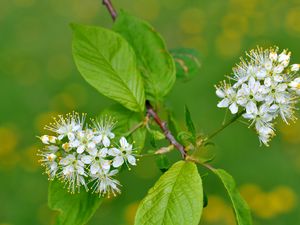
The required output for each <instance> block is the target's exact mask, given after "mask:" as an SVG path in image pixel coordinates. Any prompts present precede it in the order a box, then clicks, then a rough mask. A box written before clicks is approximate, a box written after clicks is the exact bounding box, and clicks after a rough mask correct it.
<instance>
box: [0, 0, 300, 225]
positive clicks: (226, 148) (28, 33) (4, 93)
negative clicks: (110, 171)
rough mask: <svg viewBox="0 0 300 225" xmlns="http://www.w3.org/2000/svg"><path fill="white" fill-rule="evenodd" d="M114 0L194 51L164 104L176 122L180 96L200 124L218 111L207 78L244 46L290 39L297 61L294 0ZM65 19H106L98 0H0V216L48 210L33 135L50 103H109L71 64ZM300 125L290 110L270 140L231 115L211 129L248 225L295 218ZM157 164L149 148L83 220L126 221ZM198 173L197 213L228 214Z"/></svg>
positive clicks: (219, 222) (214, 220)
mask: <svg viewBox="0 0 300 225" xmlns="http://www.w3.org/2000/svg"><path fill="white" fill-rule="evenodd" d="M114 5H115V6H116V8H117V9H120V8H122V9H126V10H127V11H129V12H131V13H132V14H134V15H136V16H139V17H141V18H143V19H146V20H148V21H150V22H151V23H152V24H153V25H154V27H155V28H156V29H157V30H158V31H159V32H160V33H161V34H162V35H163V36H164V37H165V39H166V42H167V45H168V47H169V48H170V49H172V48H175V47H192V48H196V49H198V50H199V51H200V52H201V53H202V69H201V73H200V74H199V75H198V76H197V77H195V78H194V79H193V80H192V82H187V83H181V82H179V81H178V82H177V83H176V85H175V88H174V89H173V91H172V92H171V93H170V94H169V95H168V97H167V105H168V106H169V107H171V108H172V109H173V111H174V113H175V116H176V118H177V119H178V120H179V121H180V122H181V123H183V108H184V105H185V104H186V105H188V106H189V109H190V111H191V113H192V115H193V118H194V121H195V123H196V126H197V129H198V130H199V131H200V132H203V133H210V132H212V131H213V130H214V129H216V128H217V127H219V126H220V124H221V122H222V120H223V118H224V113H225V112H224V110H221V109H218V108H217V107H216V104H217V100H218V99H217V97H216V96H215V90H214V85H215V84H216V83H218V82H219V81H220V80H222V79H223V77H224V75H229V74H230V73H231V68H232V67H233V66H234V65H235V63H237V62H238V60H239V57H240V56H241V55H243V54H244V52H245V51H246V50H249V49H251V48H254V47H255V46H256V45H262V46H265V47H268V46H273V45H278V46H279V47H280V48H281V49H282V48H288V49H289V50H291V51H292V59H291V61H292V63H297V62H298V63H299V62H300V45H299V39H300V24H299V18H300V2H299V0H289V1H287V0H264V1H258V0H213V1H198V0H188V1H187V0H115V1H114ZM70 22H76V23H82V24H93V25H101V26H105V27H110V26H111V25H112V22H111V19H110V16H109V15H108V13H107V11H106V10H105V8H104V7H103V6H102V5H101V1H100V0H85V1H82V0H73V1H71V0H60V1H58V0H56V1H55V0H49V1H45V0H10V1H1V3H0V102H1V106H0V225H35V224H36V225H48V224H52V223H53V222H54V218H55V214H54V213H53V212H51V211H50V210H49V209H48V208H47V186H48V181H47V177H46V175H43V174H42V173H43V171H42V169H41V168H40V167H39V165H38V163H37V157H36V153H37V149H38V148H39V147H41V145H40V144H39V141H38V139H37V138H36V136H37V135H41V134H43V132H44V130H43V127H44V125H45V124H47V123H48V122H49V121H50V119H51V116H54V115H57V114H58V113H67V112H70V111H72V110H76V111H79V112H87V113H88V115H89V116H91V117H92V116H95V115H97V114H98V113H99V112H100V111H101V110H102V109H104V108H105V107H107V106H109V105H111V104H112V103H113V102H112V101H110V100H109V99H107V98H105V97H103V96H101V95H100V94H98V93H97V91H96V90H94V89H93V88H92V87H90V86H89V85H88V84H87V83H86V82H85V81H84V80H83V78H82V77H81V76H80V75H79V73H78V72H77V71H76V68H75V65H74V62H73V60H72V55H71V29H70V27H69V23H70ZM124 60H126V59H124ZM298 115H299V113H298ZM299 136H300V123H299V121H298V122H296V123H292V124H291V125H290V126H287V125H285V124H283V123H282V122H278V124H277V136H276V137H275V138H274V140H273V141H272V143H271V147H269V148H267V147H260V146H259V142H258V139H257V137H256V134H255V133H254V132H253V131H251V130H250V129H247V126H246V125H244V124H242V123H236V124H234V125H232V126H231V127H230V128H228V129H226V130H225V131H224V132H223V133H222V134H220V135H219V136H218V137H217V138H216V139H215V143H216V146H215V151H216V154H217V157H216V160H215V161H214V163H213V164H214V165H215V167H222V168H224V169H226V170H227V171H228V172H230V173H231V174H232V175H233V176H234V177H235V179H236V181H237V183H238V185H239V188H240V190H241V192H242V194H243V196H244V197H245V198H246V199H247V200H248V202H249V205H250V207H251V209H252V213H253V217H254V224H255V225H294V224H298V223H299V222H300V205H299V195H300V149H299V146H300V137H299ZM203 172H204V170H203ZM159 175H160V172H159V170H158V169H157V168H156V165H155V161H154V160H153V159H150V158H149V159H145V160H144V159H143V160H141V161H140V163H139V165H138V166H137V167H136V168H134V169H133V170H132V171H130V172H128V171H125V172H124V173H122V174H121V176H120V179H121V182H122V184H123V187H122V191H123V193H122V194H121V195H120V196H119V197H117V198H113V199H109V200H107V201H105V203H104V204H103V205H102V206H101V207H100V209H99V210H98V211H97V213H96V215H95V216H94V217H93V219H92V221H91V222H90V223H89V224H91V225H93V224H95V225H96V224H104V225H130V224H133V218H134V214H135V210H136V207H137V204H138V202H139V200H140V199H141V198H142V197H143V196H144V195H145V194H146V192H147V190H148V189H149V187H151V186H152V185H153V183H154V181H155V179H157V178H158V177H159ZM204 185H205V189H206V191H207V193H208V196H209V205H208V207H207V208H205V210H204V215H203V218H202V222H201V224H203V225H204V224H207V225H231V224H235V222H234V218H233V214H232V210H231V208H230V204H229V200H228V198H227V197H226V195H225V192H224V191H223V188H222V186H221V184H220V182H219V181H218V180H217V179H216V178H215V177H214V176H213V175H209V176H206V177H205V179H204Z"/></svg>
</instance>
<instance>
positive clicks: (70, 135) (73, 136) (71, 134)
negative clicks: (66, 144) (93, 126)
mask: <svg viewBox="0 0 300 225" xmlns="http://www.w3.org/2000/svg"><path fill="white" fill-rule="evenodd" d="M68 139H69V140H70V141H73V140H74V139H75V134H74V133H72V132H69V133H68Z"/></svg>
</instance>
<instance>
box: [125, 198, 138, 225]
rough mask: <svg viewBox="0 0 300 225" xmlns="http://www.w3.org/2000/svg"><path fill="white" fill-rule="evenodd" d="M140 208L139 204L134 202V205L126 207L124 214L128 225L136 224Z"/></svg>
mask: <svg viewBox="0 0 300 225" xmlns="http://www.w3.org/2000/svg"><path fill="white" fill-rule="evenodd" d="M138 206H139V202H134V203H131V204H129V205H128V206H127V207H126V209H125V212H124V217H125V220H126V223H127V224H128V225H133V224H134V218H135V214H136V211H137V209H138Z"/></svg>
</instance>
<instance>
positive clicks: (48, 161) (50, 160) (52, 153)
mask: <svg viewBox="0 0 300 225" xmlns="http://www.w3.org/2000/svg"><path fill="white" fill-rule="evenodd" d="M57 151H58V147H57V146H51V145H50V146H47V148H46V149H45V150H44V151H41V150H39V154H38V155H39V156H41V157H42V158H41V159H40V160H39V161H40V163H41V164H42V165H43V166H45V167H46V173H47V174H48V175H49V179H50V180H53V179H54V177H55V175H56V172H57V170H58V166H57V155H56V152H57Z"/></svg>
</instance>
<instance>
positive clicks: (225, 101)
mask: <svg viewBox="0 0 300 225" xmlns="http://www.w3.org/2000/svg"><path fill="white" fill-rule="evenodd" d="M217 106H218V107H219V108H226V107H228V106H229V99H228V98H224V99H223V100H222V101H220V102H219V103H218V105H217Z"/></svg>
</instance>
